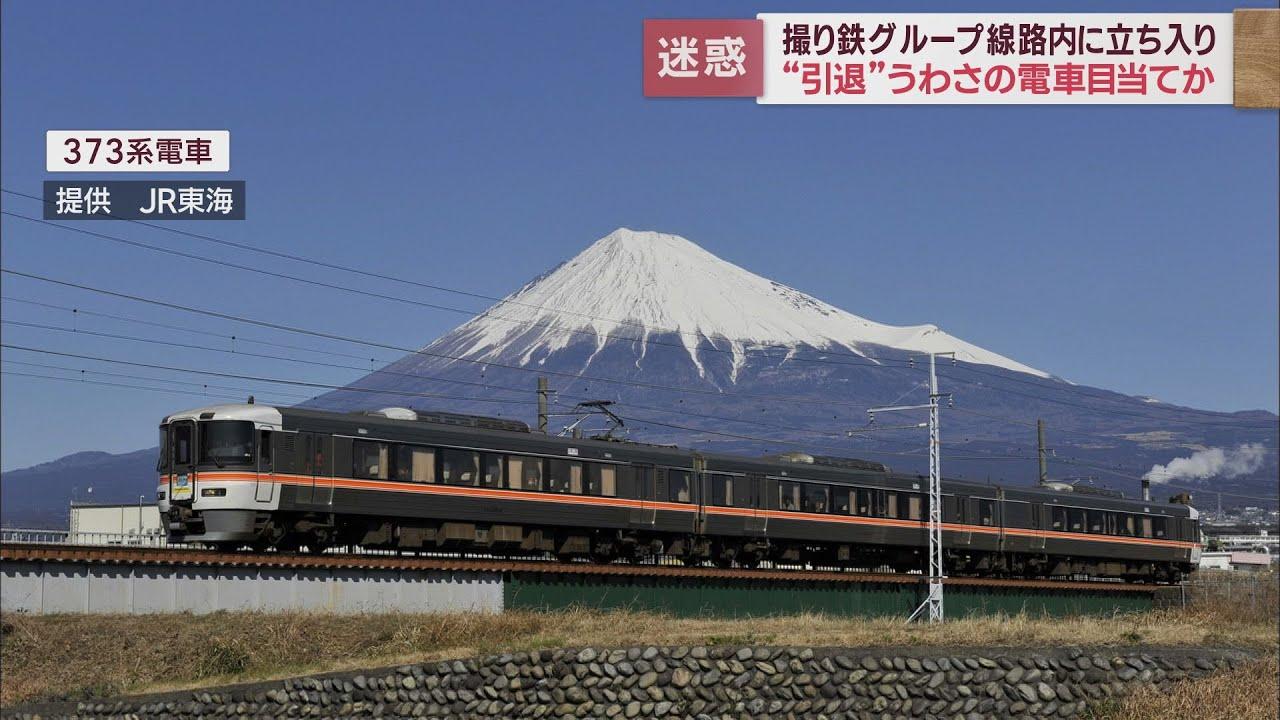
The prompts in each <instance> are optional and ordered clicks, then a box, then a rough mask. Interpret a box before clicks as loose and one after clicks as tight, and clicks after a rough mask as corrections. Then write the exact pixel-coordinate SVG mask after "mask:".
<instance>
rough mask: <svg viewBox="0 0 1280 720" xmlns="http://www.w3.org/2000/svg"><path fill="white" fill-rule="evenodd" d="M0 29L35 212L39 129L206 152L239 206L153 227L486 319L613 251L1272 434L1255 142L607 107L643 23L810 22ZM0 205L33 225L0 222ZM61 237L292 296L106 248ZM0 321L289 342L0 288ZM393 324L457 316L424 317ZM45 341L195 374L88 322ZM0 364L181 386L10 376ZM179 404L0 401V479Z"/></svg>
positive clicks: (28, 229)
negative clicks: (358, 272) (125, 134)
mask: <svg viewBox="0 0 1280 720" xmlns="http://www.w3.org/2000/svg"><path fill="white" fill-rule="evenodd" d="M1240 4H1241V3H1239V2H1238V1H1236V2H1230V3H1228V2H1225V1H1222V2H1199V3H1194V4H1193V3H1185V2H1164V3H1143V2H1135V3H1129V4H1128V5H1127V6H1126V9H1132V10H1134V11H1177V10H1186V11H1197V12H1204V11H1223V12H1225V11H1229V10H1230V9H1231V8H1232V7H1233V6H1238V5H1240ZM1246 4H1247V3H1246ZM0 7H2V12H3V18H2V19H3V29H2V32H3V78H2V79H3V96H2V98H0V99H2V101H3V108H4V110H3V138H2V141H3V148H2V150H3V162H2V168H0V176H2V180H3V185H4V187H5V188H10V189H15V190H20V191H22V192H28V193H38V192H39V188H40V183H41V181H42V180H45V179H49V178H48V176H46V174H45V173H44V159H43V137H44V132H45V130H48V129H72V128H146V129H151V128H191V129H199V128H217V129H223V128H225V129H229V130H230V131H231V137H232V161H231V162H232V171H231V173H229V174H228V175H227V176H226V177H228V178H230V179H242V180H245V181H247V184H248V215H249V219H248V220H246V221H244V222H226V223H187V224H184V225H175V226H176V227H184V228H187V229H192V230H194V231H197V232H205V233H209V234H214V235H217V236H219V237H223V238H226V239H229V240H235V241H238V242H245V243H252V244H256V245H260V246H263V247H270V248H273V249H280V250H286V251H289V252H295V253H303V254H307V255H310V256H314V257H315V258H317V259H322V260H325V261H330V262H335V263H349V264H350V265H352V266H357V267H361V268H365V269H372V270H377V271H384V272H389V273H394V274H409V275H412V276H414V277H418V278H421V279H422V280H423V281H426V282H438V283H440V284H444V285H448V286H452V287H469V288H473V289H475V290H476V291H477V292H481V293H484V294H491V295H502V294H505V293H507V292H509V291H511V290H513V289H515V288H517V287H518V286H519V285H520V284H522V283H524V282H525V281H527V280H528V279H529V278H530V277H532V276H534V275H536V274H538V273H540V272H542V271H543V270H545V269H547V268H549V267H550V266H552V265H554V264H555V263H556V262H558V261H560V260H562V259H565V258H568V257H570V256H572V255H573V254H575V253H577V252H578V251H579V250H581V249H582V248H583V247H585V246H586V245H588V244H589V243H590V242H592V241H593V240H595V239H596V238H598V237H600V236H602V235H604V234H606V233H608V232H609V231H611V230H613V229H614V228H616V227H619V226H627V227H631V228H638V229H656V230H663V231H668V232H675V233H679V234H682V235H684V236H686V237H688V238H690V239H692V240H694V241H695V242H697V243H699V244H701V245H703V246H704V247H706V248H707V249H708V250H710V251H711V252H713V253H715V254H717V255H719V256H721V257H723V258H725V259H728V260H730V261H732V262H735V263H737V264H739V265H742V266H744V267H746V268H748V269H750V270H752V271H754V272H757V273H760V274H762V275H765V276H768V277H771V278H773V279H776V280H779V281H781V282H784V283H787V284H789V285H792V286H795V287H798V288H800V289H803V290H805V291H807V292H809V293H812V294H814V295H816V296H818V297H820V298H822V299H824V300H826V301H829V302H831V303H834V304H835V305H838V306H840V307H843V308H845V309H847V310H850V311H852V312H855V313H858V314H861V315H864V316H867V317H870V318H873V319H875V320H878V321H881V322H888V323H895V324H916V323H924V322H934V323H937V324H939V325H941V326H942V327H943V328H944V329H946V330H947V331H948V332H951V333H952V334H955V335H957V336H959V337H961V338H964V339H966V340H968V341H970V342H974V343H976V344H978V345H981V346H983V347H986V348H989V349H991V350H994V351H996V352H999V353H1002V354H1005V355H1008V356H1011V357H1013V358H1016V359H1017V360H1019V361H1021V362H1024V363H1027V364H1029V365H1032V366H1034V367H1039V368H1044V369H1046V370H1049V371H1051V372H1053V373H1055V374H1057V375H1060V376H1063V377H1065V378H1068V379H1070V380H1073V381H1075V382H1079V383H1084V384H1088V385H1094V386H1100V387H1105V388H1109V389H1114V390H1119V391H1123V392H1128V393H1133V394H1149V395H1153V396H1156V397H1158V398H1161V399H1164V400H1167V401H1170V402H1177V403H1183V404H1187V405H1192V406H1196V407H1201V408H1210V409H1222V410H1238V409H1250V408H1263V409H1267V410H1272V411H1274V410H1276V408H1277V403H1278V400H1277V392H1278V391H1277V375H1278V368H1277V359H1276V347H1277V342H1278V338H1277V311H1276V308H1277V303H1278V298H1277V263H1278V258H1277V234H1278V232H1280V229H1278V227H1277V197H1280V189H1278V187H1277V152H1278V150H1277V135H1278V123H1277V113H1276V112H1275V111H1240V110H1234V109H1232V108H1230V107H1177V106H1167V107H1031V106H1023V107H995V106H993V107H980V106H975V107H864V108H851V107H761V106H757V105H755V104H754V103H753V102H751V101H749V100H646V99H644V98H643V97H642V96H641V88H640V61H641V58H640V53H639V41H640V30H641V21H642V20H643V19H644V18H645V17H745V16H750V15H753V14H754V13H755V12H756V11H766V10H768V11H774V10H788V9H790V10H797V11H826V10H848V11H852V10H856V9H857V6H855V5H852V4H836V3H829V2H828V3H822V2H812V1H811V2H808V3H804V4H790V3H771V4H768V5H762V6H750V5H743V4H740V3H679V4H628V3H581V4H568V3H557V4H554V5H536V4H533V3H497V2H490V3H475V4H462V3H453V4H447V5H446V4H429V3H379V4H363V3H361V4H357V3H305V4H304V3H276V4H263V3H253V2H230V3H218V4H213V5H192V4H188V3H160V2H117V3H110V4H108V3H99V4H86V3H65V2H6V3H4V4H3V6H0ZM895 7H898V8H900V9H903V10H935V11H937V10H959V9H964V8H960V7H957V6H956V5H954V4H950V3H947V4H943V3H905V4H900V5H897V6H895ZM882 9H884V8H883V6H875V7H869V8H868V10H882ZM980 9H982V10H991V11H1013V10H1025V9H1027V7H1026V6H1025V5H1018V4H1014V3H1003V2H996V3H985V4H983V5H982V6H981V8H980ZM1052 9H1053V10H1054V11H1062V12H1070V11H1082V12H1083V11H1099V10H1107V9H1109V8H1108V6H1107V5H1105V4H1103V3H1065V4H1058V5H1055V6H1054V7H1053V8H1052ZM136 177H137V176H132V178H134V179H136ZM3 206H4V208H5V209H6V210H10V211H13V212H19V213H23V214H31V215H38V214H39V211H40V209H39V207H38V203H35V202H32V201H29V200H24V199H19V198H14V197H12V196H8V195H6V196H4V197H3ZM2 223H3V224H2V225H0V229H2V231H3V262H4V264H5V266H6V267H12V268H15V269H20V270H25V271H33V272H37V273H43V274H48V275H52V276H56V277H59V278H63V279H68V280H73V281H77V282H83V283H87V284H92V285H97V286H102V287H107V288H111V289H116V290H126V291H131V292H136V293H139V294H143V295H148V296H154V297H161V298H165V299H171V300H176V301H189V302H193V303H196V304H200V303H204V304H208V305H210V306H213V307H216V308H217V309H219V310H222V311H226V312H238V313H244V314H250V315H255V316H259V317H268V318H273V319H279V320H282V321H285V322H291V323H294V324H302V325H308V326H311V327H317V328H320V329H325V330H329V331H333V332H339V333H343V334H349V335H358V336H360V337H365V338H371V339H377V340H382V341H386V342H391V343H394V344H398V345H414V344H425V343H426V342H427V341H429V340H430V339H432V338H434V337H436V336H437V335H439V334H441V333H443V332H445V331H447V330H449V329H450V328H452V327H453V326H455V325H457V324H458V323H459V322H461V321H462V319H463V317H462V316H460V315H457V314H450V313H443V312H434V311H429V310H423V309H422V308H412V307H409V306H404V305H394V304H388V303H385V302H379V301H375V300H371V299H356V298H352V297H349V296H343V295H339V294H336V293H333V292H328V291H322V290H317V289H307V288H300V287H297V286H287V285H283V284H278V283H277V284H265V283H264V282H263V279H262V278H259V277H255V276H251V275H246V274H245V273H243V272H238V271H234V270H229V269H214V268H210V267H207V266H203V265H201V264H199V263H196V262H192V261H186V260H180V259H176V258H160V257H157V256H155V255H152V254H149V253H146V252H143V251H139V250H133V249H128V248H124V247H120V246H116V245H112V244H109V243H103V242H101V241H99V240H94V239H91V238H87V237H83V236H76V235H74V234H71V233H67V232H65V231H62V230H56V229H51V228H45V227H39V226H35V225H32V224H30V223H27V222H24V221H21V220H15V219H13V218H9V217H5V218H4V219H3V221H2ZM82 226H83V225H82ZM93 229H98V230H101V231H103V232H112V233H114V234H117V235H121V236H125V237H129V238H134V239H138V240H144V241H148V242H153V243H158V244H164V245H166V246H168V247H174V248H178V249H183V250H191V251H196V252H202V253H208V254H212V255H215V256H218V257H223V258H227V259H233V260H240V261H244V260H246V259H247V260H248V261H250V262H253V263H258V264H261V265H262V266H263V267H267V268H270V269H278V270H285V271H287V270H298V269H297V268H296V267H293V268H291V267H290V266H289V265H288V264H285V263H273V262H270V261H267V260H264V259H261V258H254V257H252V256H245V255H244V254H243V253H237V252H236V251H231V250H228V249H225V248H223V249H217V248H210V247H209V246H208V245H205V244H202V243H200V242H198V241H194V240H188V239H183V238H181V237H178V236H175V235H172V234H169V233H164V232H159V231H155V230H149V229H146V228H140V227H136V226H127V225H123V224H115V223H112V224H110V225H101V224H96V225H94V226H93ZM303 271H305V272H306V273H308V274H309V275H310V276H314V277H317V278H319V279H329V280H336V281H339V282H356V281H354V280H352V279H351V278H349V277H340V276H337V275H334V276H332V277H327V276H326V275H324V274H323V273H319V272H317V271H315V270H314V269H310V270H307V269H303ZM3 290H4V295H6V296H10V297H16V298H22V299H27V300H36V301H40V302H46V303H51V304H57V305H63V306H68V307H70V306H75V307H80V308H84V309H89V310H95V311H98V312H109V313H119V314H126V315H129V316H132V317H137V318H145V319H148V320H151V321H154V322H164V323H170V324H180V325H183V326H189V327H191V328H194V329H200V330H206V331H216V332H225V334H227V335H230V334H233V333H236V332H239V333H240V335H241V336H242V337H243V336H250V335H251V336H253V337H258V338H261V339H266V340H272V341H276V342H295V343H296V342H305V341H299V340H298V339H297V338H289V337H282V336H278V335H272V334H270V333H267V332H265V331H264V332H254V333H251V332H250V331H246V330H244V329H243V328H236V327H234V326H233V325H230V324H227V323H219V322H215V321H212V320H207V319H194V318H191V317H189V316H184V315H181V314H177V313H171V312H163V311H159V310H157V309H154V308H146V307H140V306H137V305H132V304H129V303H126V302H123V301H113V300H108V299H104V298H100V297H95V296H93V295H89V294H85V293H76V292H73V291H69V290H65V289H55V288H50V287H48V286H43V285H40V284H38V283H35V282H31V281H25V280H19V279H12V278H8V277H6V278H4V282H3ZM395 290H396V292H401V291H406V292H407V289H406V288H396V289H395ZM413 296H414V297H417V298H419V299H422V300H426V301H437V302H444V303H447V304H453V305H459V306H461V307H465V308H470V309H475V310H479V309H481V304H480V303H478V302H474V301H467V300H466V299H464V298H457V297H451V296H448V295H433V294H432V293H430V292H428V291H420V292H416V293H413ZM3 311H4V317H5V319H7V320H22V321H32V322H40V323H46V324H56V325H67V326H70V325H71V324H72V319H71V313H69V312H67V311H59V310H50V309H47V308H39V307H35V306H30V305H24V304H20V303H11V302H5V303H4V305H3ZM75 324H76V327H77V328H80V329H94V330H101V331H107V332H116V333H127V334H134V335H151V336H156V337H164V338H166V339H178V340H184V341H187V342H214V343H217V342H221V341H217V340H210V339H208V338H203V339H201V338H200V337H198V336H194V335H192V336H186V337H184V336H181V335H179V334H177V333H175V332H172V331H166V330H161V329H157V328H147V327H142V326H136V325H135V326H130V325H128V324H123V323H120V322H116V321H109V320H105V319H102V318H96V319H95V318H88V317H79V318H77V319H76V320H75ZM3 334H4V338H5V341H6V342H9V343H17V344H26V345H33V346H39V347H44V348H51V349H57V350H64V351H71V352H80V353H87V354H99V355H105V356H111V357H117V358H125V359H132V360H140V361H144V362H164V363H168V364H172V365H177V366H182V367H200V368H211V369H219V370H223V371H228V372H234V373H256V374H260V375H270V376H277V377H280V376H284V377H296V378H299V379H305V380H309V381H315V382H321V383H335V384H340V383H344V382H347V381H349V380H351V379H353V378H354V377H356V376H357V375H358V374H359V373H358V372H356V371H350V370H339V369H331V370H324V371H321V370H319V369H317V368H300V367H298V366H296V365H293V366H291V365H287V364H283V363H279V362H274V361H262V360H259V361H254V360H252V359H249V358H242V357H241V358H237V357H229V356H226V355H219V354H216V353H209V352H201V351H194V350H190V351H188V350H178V349H173V348H165V347H162V346H146V345H140V344H137V343H125V342H120V341H115V340H107V339H101V338H98V339H95V338H90V337H86V336H84V335H83V334H81V335H69V334H65V333H63V334H58V333H50V332H47V331H40V330H35V329H31V328H21V327H15V326H12V325H6V326H5V327H4V331H3ZM222 344H223V345H227V346H229V345H230V341H229V340H228V341H225V342H223V343H222ZM309 344H311V345H314V346H317V347H319V346H320V344H319V343H316V342H311V343H309ZM241 347H243V345H242V346H241ZM333 347H334V348H335V349H341V350H343V351H349V352H354V353H357V354H358V353H362V352H367V351H365V350H359V349H355V348H351V347H346V348H338V347H337V346H333ZM375 354H376V355H378V359H381V360H391V359H393V356H394V354H388V353H375ZM5 359H6V360H18V361H22V362H35V363H44V364H60V365H63V366H66V367H75V368H93V369H99V370H106V371H109V372H118V373H127V374H148V375H151V376H154V377H156V378H168V379H175V380H188V381H189V380H191V379H192V378H191V377H190V376H184V375H180V374H176V373H168V372H163V371H142V370H138V369H136V368H135V369H129V368H120V367H116V368H111V367H104V366H102V365H100V364H95V363H88V362H84V361H74V360H65V359H64V360H61V361H58V360H52V359H50V358H47V357H46V358H39V357H35V356H32V355H29V354H24V353H20V352H10V353H6V354H5ZM5 370H6V371H19V372H31V373H37V374H57V375H68V374H71V373H67V372H64V371H56V370H49V369H40V368H32V367H29V366H27V367H25V369H24V368H23V367H20V366H16V365H9V364H6V366H5ZM94 379H96V380H99V381H108V382H110V381H114V382H123V383H134V384H136V383H137V381H133V380H127V379H114V380H113V379H112V378H109V377H103V376H96V377H95V378H94ZM197 382H199V381H197ZM210 382H215V383H219V384H226V385H232V386H236V388H237V389H236V390H235V391H226V392H228V394H232V395H239V394H240V392H239V389H240V388H241V387H242V386H243V387H249V384H247V383H243V382H237V381H228V380H223V381H217V380H210ZM172 387H175V388H181V387H185V386H177V385H172ZM187 389H191V388H187ZM250 389H254V390H255V391H258V392H259V393H260V396H261V397H268V398H276V399H281V400H287V399H290V398H289V397H281V393H275V394H273V393H271V392H270V391H269V389H262V388H260V387H257V386H255V387H252V388H250ZM288 392H291V393H299V394H302V393H305V391H303V390H300V389H296V388H295V389H292V390H288ZM292 399H297V398H292ZM198 404H204V403H203V401H202V400H201V399H200V397H199V396H196V397H192V396H189V395H188V396H183V395H177V394H174V395H170V394H164V393H151V392H138V391H133V390H129V389H124V388H115V387H108V386H102V385H88V384H74V383H63V382H55V381H49V380H39V379H33V378H26V377H20V376H8V375H6V376H5V377H4V379H3V407H2V409H0V411H2V415H3V418H2V419H3V437H2V440H3V458H2V460H0V465H2V467H3V468H4V469H12V468H16V467H23V466H25V465H29V464H31V463H34V462H39V461H44V460H48V459H52V458H54V457H58V456H60V455H62V454H65V453H67V452H71V451H75V450H82V449H101V450H110V451H124V450H132V449H137V448H140V447H146V446H148V445H149V444H150V443H152V442H153V436H154V428H155V425H156V423H157V422H158V420H159V418H160V417H162V416H163V415H165V414H166V413H168V412H171V411H173V410H175V409H177V408H181V407H188V406H192V405H198Z"/></svg>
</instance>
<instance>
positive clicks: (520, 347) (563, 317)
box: [452, 228, 1048, 382]
mask: <svg viewBox="0 0 1280 720" xmlns="http://www.w3.org/2000/svg"><path fill="white" fill-rule="evenodd" d="M660 334H671V335H674V336H675V337H677V338H678V339H679V342H680V344H681V345H682V346H683V347H684V349H685V351H686V352H687V353H688V354H689V359H690V361H691V362H692V363H693V364H694V366H695V367H696V368H697V369H698V372H699V374H700V375H702V376H704V377H705V376H706V372H707V368H706V365H705V364H704V362H703V357H704V355H705V354H706V352H708V351H709V350H710V351H712V352H717V351H718V352H723V351H724V350H726V349H727V350H728V351H729V352H730V353H731V355H732V364H731V366H730V370H729V378H728V379H729V381H730V382H736V380H737V376H738V373H739V372H740V371H741V370H742V367H743V365H744V364H745V362H746V353H747V351H748V350H749V349H752V348H756V349H759V348H769V347H773V348H776V347H778V346H785V347H802V346H807V347H810V348H815V349H820V350H834V349H837V348H838V349H841V350H847V351H852V352H853V353H855V354H857V355H863V356H866V357H872V358H873V357H875V355H876V354H877V352H876V350H875V349H874V348H873V347H871V346H881V347H889V348H895V349H898V350H908V351H912V352H918V353H927V352H945V351H954V352H955V353H956V357H957V358H959V359H960V360H964V361H966V362H972V363H980V364H983V365H994V366H996V367H1000V368H1005V369H1009V370H1016V371H1018V372H1023V373H1028V374H1031V375H1035V376H1037V377H1048V375H1047V373H1044V372H1042V371H1040V370H1037V369H1035V368H1032V367H1028V366H1026V365H1023V364H1022V363H1019V362H1016V361H1014V360H1010V359H1009V358H1007V357H1004V356H1002V355H998V354H996V353H993V352H991V351H989V350H984V349H983V348H980V347H978V346H976V345H973V344H971V343H967V342H965V341H963V340H960V339H959V338H957V337H954V336H952V335H949V334H947V333H945V332H943V331H942V330H940V329H939V328H938V327H937V326H935V325H914V326H908V327H897V326H893V325H884V324H881V323H877V322H874V321H872V320H868V319H866V318H862V317H858V316H857V315H854V314H852V313H848V312H845V311H844V310H841V309H840V308H837V307H834V306H832V305H829V304H827V303H825V302H822V301H821V300H818V299H817V298H814V297H813V296H811V295H806V294H805V293H803V292H800V291H799V290H796V289H794V288H790V287H787V286H786V285H782V284H780V283H777V282H774V281H772V280H769V279H767V278H763V277H760V276H759V275H756V274H755V273H752V272H749V271H747V270H744V269H742V268H740V267H738V266H737V265H734V264H732V263H729V262H726V261H724V260H721V259H720V258H718V257H716V256H715V255H712V254H711V253H709V252H707V251H706V250H703V249H702V248H700V247H698V246H697V245H695V244H693V243H691V242H689V241H688V240H686V239H684V238H682V237H680V236H678V235H668V234H665V233H657V232H637V231H633V230H628V229H626V228H620V229H618V230H615V231H614V232H612V233H610V234H609V235H606V236H605V237H603V238H601V239H600V240H597V241H596V242H595V243H593V244H592V245H591V246H590V247H588V248H587V249H586V250H583V251H582V252H581V253H579V254H578V255H577V256H576V257H574V258H573V259H572V260H570V261H568V262H566V263H564V264H562V265H560V266H559V267H557V268H556V269H555V270H554V271H552V272H551V273H550V274H548V275H545V276H543V277H540V278H538V279H537V280H536V281H534V282H531V283H529V284H528V285H526V286H525V287H523V288H521V289H520V290H519V291H517V292H515V293H514V294H512V295H510V296H508V297H507V298H505V299H504V300H503V301H502V302H500V303H498V304H497V305H495V306H494V307H493V308H492V309H491V310H490V311H489V312H486V313H485V314H483V315H481V316H479V317H477V318H475V319H474V320H471V321H469V322H467V323H466V324H464V325H462V326H461V327H460V328H458V329H457V330H456V331H455V332H454V333H453V334H452V335H453V340H454V341H453V343H452V346H453V347H454V348H455V349H457V350H458V351H459V352H460V353H461V354H462V355H463V356H465V357H467V358H470V359H475V360H490V359H496V358H498V357H500V356H501V357H513V356H518V358H519V362H520V363H521V364H528V363H530V362H538V363H542V362H545V361H546V359H547V358H548V357H549V356H551V355H553V354H554V353H556V352H558V351H561V350H564V349H566V348H568V347H569V346H570V345H571V344H573V343H575V342H577V341H578V340H579V339H581V338H583V337H588V338H590V339H591V340H592V341H593V342H594V343H595V352H594V353H592V354H591V355H590V356H589V357H588V358H587V362H586V365H585V366H584V367H583V368H582V370H583V371H586V370H587V368H588V367H589V366H590V364H591V362H592V361H593V360H594V359H595V358H596V355H597V354H598V353H599V351H600V350H603V349H604V347H605V345H606V344H607V343H608V342H609V341H610V340H621V339H626V340H635V341H638V342H636V348H637V352H638V353H639V356H640V357H639V358H638V362H643V358H644V355H645V353H646V350H647V348H648V340H649V338H650V336H651V335H660ZM708 346H710V347H708Z"/></svg>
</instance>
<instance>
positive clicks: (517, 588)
mask: <svg viewBox="0 0 1280 720" xmlns="http://www.w3.org/2000/svg"><path fill="white" fill-rule="evenodd" d="M922 590H923V588H922V586H920V585H916V584H905V583H851V582H839V583H831V582H788V583H786V584H781V583H777V582H756V581H750V580H708V579H703V580H700V581H699V582H698V583H697V584H692V583H684V582H678V581H674V580H670V579H665V578H645V577H639V576H627V577H620V576H602V575H587V574H582V575H540V574H539V575H534V574H523V573H514V574H510V575H508V577H507V578H506V582H505V583H504V595H505V597H504V599H505V603H506V607H507V608H508V609H513V610H514V609H537V610H555V609H559V608H566V607H589V608H602V609H613V608H630V609H633V610H654V611H662V612H669V613H672V614H675V615H684V616H692V615H710V616H720V617H739V616H752V615H756V616H758V615H778V614H794V613H802V612H813V613H824V614H828V615H849V616H857V617H877V616H898V617H904V618H905V617H906V616H907V615H908V614H910V613H911V611H912V610H914V609H915V608H916V606H917V605H919V604H920V602H921V600H922V599H923V595H922ZM1151 606H1152V598H1151V595H1150V594H1148V593H1139V592H1101V591H1088V592H1085V591H1080V590H1052V591H1051V590H1040V589H1017V590H1012V589H1008V590H995V589H988V588H982V589H979V588H974V587H972V586H952V587H949V588H947V591H946V611H947V616H948V617H962V616H965V615H974V614H976V615H989V614H992V613H997V612H1002V613H1008V614H1017V613H1019V612H1024V611H1025V612H1026V613H1028V614H1032V615H1041V614H1047V615H1054V616H1065V615H1107V614H1112V613H1116V612H1130V611H1138V610H1147V609H1150V608H1151Z"/></svg>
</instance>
